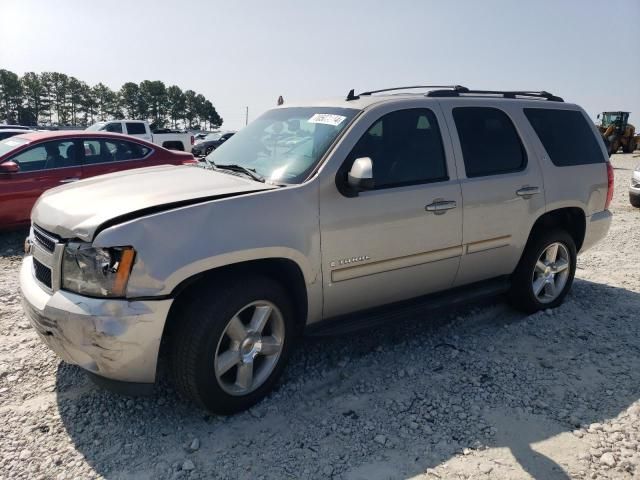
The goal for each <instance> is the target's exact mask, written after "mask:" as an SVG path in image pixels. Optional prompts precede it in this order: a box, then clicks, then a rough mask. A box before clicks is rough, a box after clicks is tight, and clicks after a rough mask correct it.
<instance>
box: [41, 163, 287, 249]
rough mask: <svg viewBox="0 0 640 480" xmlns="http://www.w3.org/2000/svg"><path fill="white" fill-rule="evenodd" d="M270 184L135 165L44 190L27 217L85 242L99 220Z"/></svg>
mask: <svg viewBox="0 0 640 480" xmlns="http://www.w3.org/2000/svg"><path fill="white" fill-rule="evenodd" d="M273 188H277V187H275V186H273V185H269V184H265V183H259V182H255V181H253V180H250V179H248V178H247V179H245V178H243V177H240V176H236V175H231V174H227V173H221V172H215V171H213V170H206V169H203V168H197V167H192V166H174V165H162V166H158V167H147V168H139V169H135V170H125V171H122V172H117V173H111V174H108V175H101V176H98V177H92V178H88V179H86V180H81V181H79V182H76V183H71V184H68V185H64V186H61V187H56V188H53V189H51V190H47V191H46V192H45V193H43V194H42V195H41V196H40V198H39V199H38V201H37V202H36V204H35V206H34V207H33V211H32V212H31V220H32V221H33V223H36V224H37V225H39V226H40V227H42V228H44V229H45V230H48V231H49V232H52V233H55V234H56V235H59V236H61V237H63V238H74V237H77V238H80V239H82V240H85V241H89V240H91V239H93V236H94V234H95V232H96V229H97V228H98V227H100V225H102V224H104V223H105V222H109V221H110V220H114V219H116V218H118V217H131V216H132V215H133V216H135V214H136V213H137V214H139V215H144V214H148V213H152V212H155V211H160V210H166V209H170V208H175V207H178V206H183V205H187V204H192V203H201V202H205V201H207V200H214V199H216V198H220V197H228V196H232V195H239V194H243V193H251V192H256V191H261V190H269V189H273Z"/></svg>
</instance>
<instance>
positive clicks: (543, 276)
mask: <svg viewBox="0 0 640 480" xmlns="http://www.w3.org/2000/svg"><path fill="white" fill-rule="evenodd" d="M575 271H576V245H575V242H574V240H573V238H572V237H571V235H569V234H568V233H567V232H566V231H564V230H552V231H549V232H544V233H539V234H536V236H535V237H534V238H532V239H531V240H530V241H529V244H528V245H527V248H526V250H525V252H524V254H523V255H522V258H521V259H520V263H519V264H518V267H517V268H516V271H515V272H514V274H513V277H512V285H511V291H510V295H509V296H510V300H511V303H512V305H513V306H514V307H516V308H518V309H519V310H523V311H525V312H528V313H533V312H536V311H538V310H542V309H545V308H555V307H557V306H558V305H560V304H561V303H562V302H563V300H564V297H565V296H566V295H567V293H568V292H569V290H570V289H571V285H572V283H573V277H574V275H575Z"/></svg>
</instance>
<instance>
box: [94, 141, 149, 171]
mask: <svg viewBox="0 0 640 480" xmlns="http://www.w3.org/2000/svg"><path fill="white" fill-rule="evenodd" d="M150 151H151V150H150V149H149V148H148V147H145V146H144V145H139V144H137V143H132V142H126V141H122V140H98V139H96V140H85V141H84V163H85V165H94V164H97V163H110V162H122V161H126V160H139V159H142V158H144V157H146V156H147V155H148V154H149V152H150Z"/></svg>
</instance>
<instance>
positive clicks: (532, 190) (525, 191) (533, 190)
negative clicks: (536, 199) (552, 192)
mask: <svg viewBox="0 0 640 480" xmlns="http://www.w3.org/2000/svg"><path fill="white" fill-rule="evenodd" d="M539 193H540V187H522V188H521V189H520V190H516V195H518V196H519V197H522V198H531V197H532V196H533V195H537V194H539Z"/></svg>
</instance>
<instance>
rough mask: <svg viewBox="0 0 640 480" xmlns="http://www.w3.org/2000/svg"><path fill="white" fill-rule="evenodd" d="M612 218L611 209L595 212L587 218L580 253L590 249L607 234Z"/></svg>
mask: <svg viewBox="0 0 640 480" xmlns="http://www.w3.org/2000/svg"><path fill="white" fill-rule="evenodd" d="M612 218H613V215H612V214H611V212H610V211H609V210H604V211H602V212H598V213H594V214H593V215H591V216H590V217H587V218H586V230H585V235H584V242H582V248H581V249H580V253H582V252H585V251H586V250H588V249H590V248H591V247H593V246H594V245H596V244H597V243H598V242H600V241H601V240H602V239H603V238H604V237H606V236H607V233H608V232H609V227H610V226H611V220H612Z"/></svg>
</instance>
